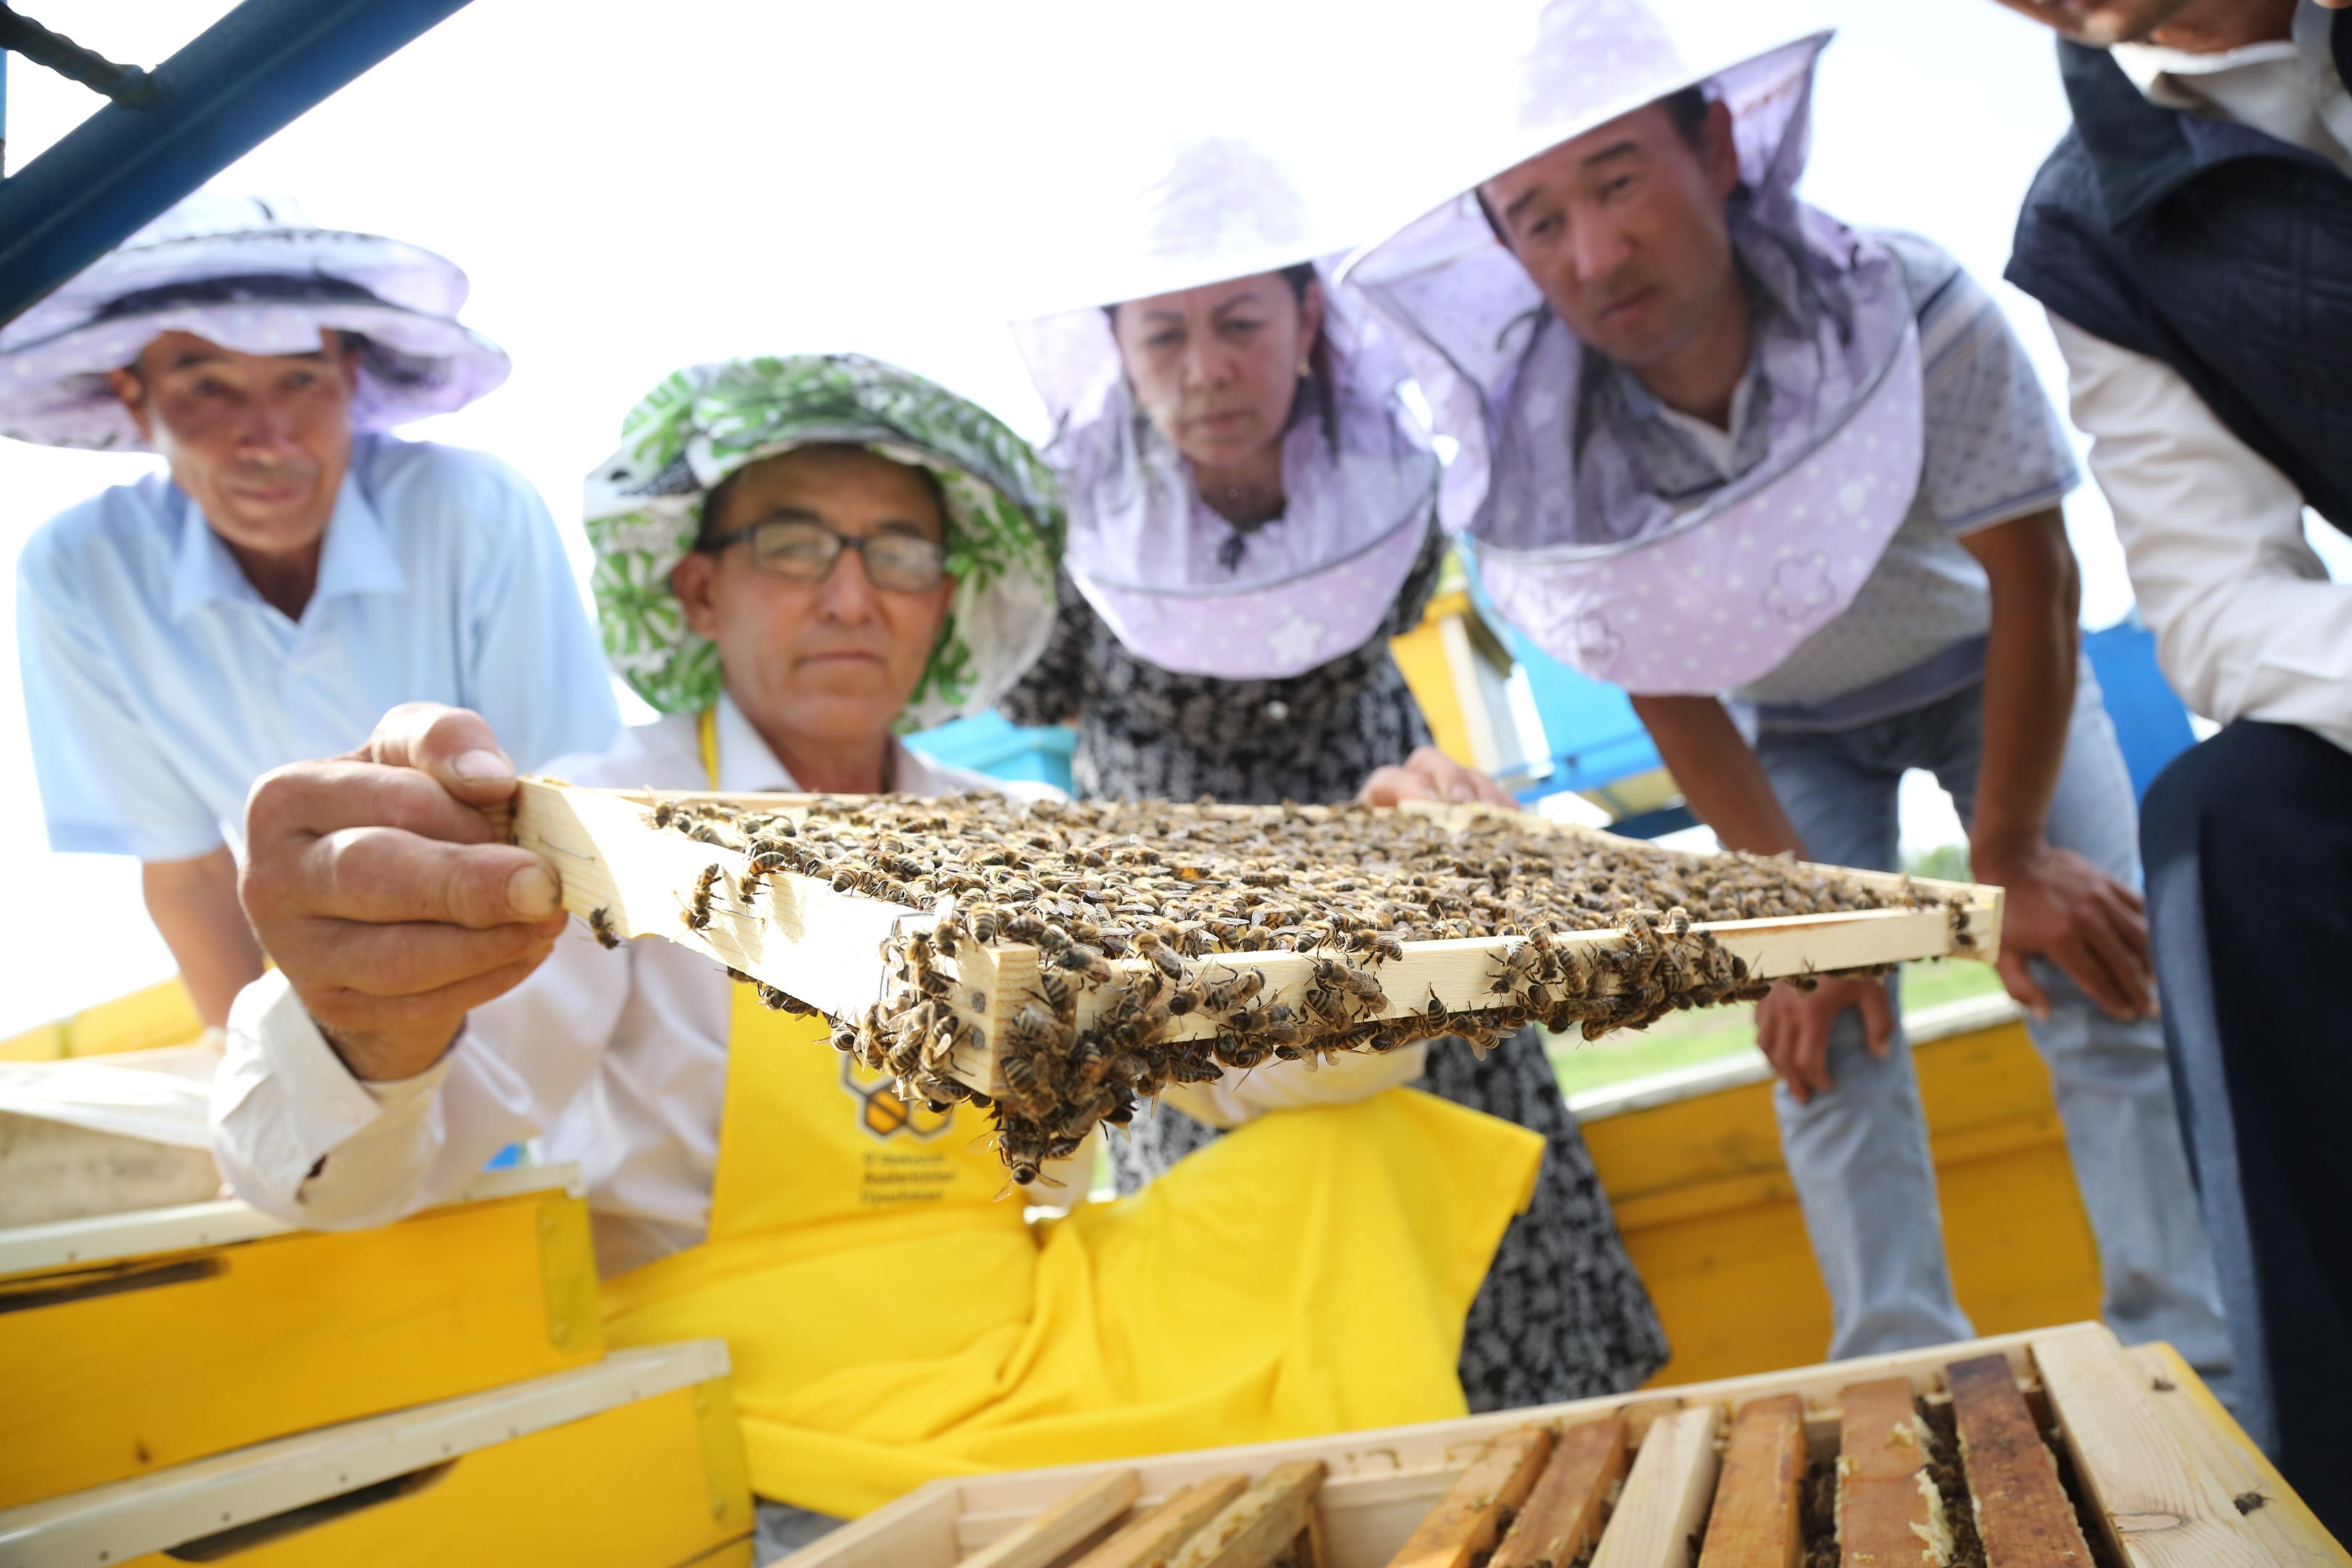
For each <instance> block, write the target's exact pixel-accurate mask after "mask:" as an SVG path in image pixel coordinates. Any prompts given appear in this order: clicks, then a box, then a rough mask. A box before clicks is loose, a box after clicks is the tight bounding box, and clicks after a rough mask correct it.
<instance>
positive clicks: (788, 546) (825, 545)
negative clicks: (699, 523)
mask: <svg viewBox="0 0 2352 1568" xmlns="http://www.w3.org/2000/svg"><path fill="white" fill-rule="evenodd" d="M744 541H749V542H750V543H751V564H752V565H754V566H756V567H758V568H759V569H760V570H761V571H762V572H772V573H774V574H776V575H777V576H779V577H789V578H791V579H792V580H793V581H794V582H796V583H822V582H824V579H825V578H826V577H828V576H830V575H831V574H832V573H833V564H834V563H835V562H836V561H838V560H840V559H841V552H843V551H845V550H855V551H856V552H857V553H858V555H859V556H860V557H861V558H862V559H863V560H864V561H865V563H866V578H867V580H868V581H870V582H871V583H872V584H874V585H875V586H876V587H877V588H889V589H895V590H896V591H898V592H899V593H903V594H919V593H922V592H923V591H924V590H925V589H929V588H936V587H938V586H939V585H940V581H941V580H942V579H943V578H945V577H946V576H947V559H948V552H947V546H945V545H944V544H940V543H936V542H933V541H931V540H928V539H925V538H923V537H921V536H920V535H919V534H912V533H868V534H865V535H862V536H859V537H856V538H852V537H851V536H850V535H848V534H845V533H835V531H833V530H831V529H829V528H827V527H825V526H824V524H823V523H820V522H803V521H798V520H797V519H793V518H782V517H772V518H770V519H768V520H767V521H764V522H755V523H753V524H751V527H749V528H739V529H737V530H736V531H734V532H732V533H728V534H721V535H720V536H719V538H717V539H714V540H712V541H710V542H709V543H707V544H705V545H703V546H702V547H701V548H702V549H704V550H707V551H709V552H710V553H711V554H713V555H716V554H718V553H719V552H720V551H722V550H725V549H727V548H728V547H729V546H730V545H732V544H736V543H738V542H744Z"/></svg>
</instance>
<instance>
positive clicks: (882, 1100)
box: [841, 1055, 955, 1142]
mask: <svg viewBox="0 0 2352 1568" xmlns="http://www.w3.org/2000/svg"><path fill="white" fill-rule="evenodd" d="M896 1082H897V1080H896V1079H893V1078H891V1077H890V1075H889V1074H887V1073H877V1072H868V1071H866V1068H863V1067H861V1066H859V1065H858V1063H857V1061H856V1058H853V1057H849V1056H846V1055H845V1056H844V1057H843V1058H841V1087H842V1089H843V1090H844V1091H845V1093H847V1094H848V1096H849V1098H850V1099H852V1100H856V1102H857V1125H858V1126H860V1127H862V1128H864V1129H865V1130H866V1132H867V1134H868V1135H869V1136H871V1137H874V1138H877V1139H880V1140H881V1141H883V1142H888V1141H889V1140H891V1139H893V1138H896V1137H897V1136H898V1134H899V1133H901V1132H903V1133H905V1134H906V1135H907V1136H908V1137H909V1138H917V1139H924V1140H929V1139H932V1138H936V1137H938V1136H939V1135H940V1133H942V1132H944V1131H947V1130H948V1129H949V1128H950V1126H952V1125H954V1122H955V1107H953V1106H950V1107H948V1109H946V1110H932V1109H931V1108H930V1107H929V1105H926V1104H924V1103H923V1102H922V1101H921V1100H916V1101H914V1102H913V1103H911V1104H910V1103H908V1101H906V1100H900V1099H899V1098H898V1090H897V1089H895V1088H893V1087H892V1086H893V1085H894V1084H895V1083H896Z"/></svg>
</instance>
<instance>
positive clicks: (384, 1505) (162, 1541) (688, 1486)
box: [0, 1340, 751, 1568]
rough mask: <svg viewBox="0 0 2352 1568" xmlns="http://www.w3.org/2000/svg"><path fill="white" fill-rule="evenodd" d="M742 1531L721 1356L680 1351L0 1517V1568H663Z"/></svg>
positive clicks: (633, 1354) (741, 1481)
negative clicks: (230, 1566) (205, 1566)
mask: <svg viewBox="0 0 2352 1568" xmlns="http://www.w3.org/2000/svg"><path fill="white" fill-rule="evenodd" d="M223 1558H226V1559H227V1560H229V1561H232V1562H234V1563H236V1564H237V1565H238V1568H292V1565H294V1564H298V1563H299V1564H309V1563H336V1564H340V1565H343V1568H351V1565H354V1564H362V1563H364V1564H369V1565H371V1568H403V1565H407V1564H415V1565H417V1568H448V1565H449V1564H455V1563H559V1562H560V1563H569V1564H575V1565H578V1568H602V1565H607V1564H609V1565H610V1568H673V1565H675V1564H684V1563H695V1564H717V1563H730V1564H731V1563H750V1562H751V1489H750V1486H749V1484H748V1483H747V1481H746V1480H745V1478H744V1468H743V1447H742V1437H741V1434H740V1430H739V1428H738V1427H737V1426H736V1422H735V1409H734V1405H733V1402H732V1401H731V1400H730V1398H729V1397H728V1384H727V1347H726V1345H725V1344H724V1342H720V1341H718V1340H697V1341H691V1342H687V1343H683V1344H676V1345H658V1346H654V1347H651V1348H648V1349H644V1350H633V1351H617V1352H614V1354H613V1355H611V1356H610V1357H608V1358H606V1359H604V1361H602V1362H599V1363H597V1364H595V1365H593V1366H588V1367H582V1368H579V1369H576V1370H574V1371H571V1372H564V1373H556V1374H555V1375H553V1376H551V1377H541V1378H536V1379H533V1380H532V1381H530V1382H529V1383H523V1384H514V1385H512V1386H510V1387H506V1388H499V1389H493V1390H491V1391H490V1392H488V1393H486V1394H468V1395H467V1396H466V1397H464V1398H462V1399H452V1400H446V1401H444V1402H443V1403H440V1404H437V1405H425V1406H423V1407H421V1408H418V1409H415V1410H405V1411H401V1412H399V1413H397V1414H395V1415H376V1416H371V1417H369V1418H368V1419H366V1420H364V1421H353V1422H349V1423H346V1424H344V1425H342V1426H333V1427H330V1428H328V1429H327V1430H325V1431H321V1432H310V1433H305V1434H303V1435H301V1436H294V1437H284V1438H280V1439H278V1441H276V1442H271V1443H264V1444H260V1445H258V1446H257V1447H250V1448H241V1449H239V1450H237V1451H236V1452H235V1453H230V1454H221V1455H216V1456H215V1457H214V1458H207V1459H198V1460H194V1461H193V1462H191V1463H189V1464H185V1465H181V1466H178V1467H176V1468H173V1469H169V1470H163V1471H161V1472H158V1473H157V1474H154V1475H149V1476H140V1477H137V1478H135V1479H130V1480H123V1481H115V1482H112V1483H110V1484H109V1485H106V1486H101V1487H93V1488H91V1489H89V1490H87V1491H80V1492H75V1493H72V1494H70V1495H68V1496H66V1497H60V1498H51V1499H49V1500H47V1501H44V1502H37V1503H31V1504H27V1505H26V1506H25V1507H22V1508H17V1509H13V1510H7V1511H5V1512H0V1564H9V1565H12V1568H13V1565H16V1564H23V1565H26V1568H50V1565H53V1564H55V1565H62V1564H68V1563H71V1564H76V1565H77V1568H79V1565H80V1564H87V1563H119V1564H130V1565H134V1568H170V1564H172V1563H185V1562H212V1561H215V1560H217V1559H223Z"/></svg>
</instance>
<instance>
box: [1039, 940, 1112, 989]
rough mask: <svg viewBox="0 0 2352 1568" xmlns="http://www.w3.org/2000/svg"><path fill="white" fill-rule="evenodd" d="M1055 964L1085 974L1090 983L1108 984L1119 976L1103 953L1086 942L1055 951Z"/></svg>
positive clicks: (1059, 967) (1074, 943)
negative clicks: (1106, 960) (1105, 959)
mask: <svg viewBox="0 0 2352 1568" xmlns="http://www.w3.org/2000/svg"><path fill="white" fill-rule="evenodd" d="M1054 966H1055V968H1057V969H1066V970H1068V971H1069V972H1070V973H1073V974H1080V975H1084V976H1085V977H1086V981H1087V984H1089V985H1108V984H1110V983H1111V982H1112V981H1113V980H1115V979H1117V978H1118V976H1117V974H1116V973H1114V972H1113V971H1112V969H1111V966H1110V965H1109V964H1108V963H1105V962H1104V961H1103V955H1102V954H1101V953H1099V952H1096V951H1095V950H1094V949H1093V948H1091V947H1088V946H1087V945H1086V944H1085V943H1084V942H1072V943H1071V944H1070V945H1069V946H1067V947H1066V948H1064V949H1063V950H1062V951H1061V952H1057V953H1055V955H1054Z"/></svg>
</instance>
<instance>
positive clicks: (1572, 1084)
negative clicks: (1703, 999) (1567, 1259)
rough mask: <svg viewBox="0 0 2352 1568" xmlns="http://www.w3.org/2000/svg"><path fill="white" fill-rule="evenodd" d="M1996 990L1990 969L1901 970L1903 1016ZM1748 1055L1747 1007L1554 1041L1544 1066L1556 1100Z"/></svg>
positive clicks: (1961, 964)
mask: <svg viewBox="0 0 2352 1568" xmlns="http://www.w3.org/2000/svg"><path fill="white" fill-rule="evenodd" d="M1998 990H2000V976H1999V975H1997V974H1995V973H1993V968H1992V965H1990V964H1989V963H1973V962H1970V961H1969V960H1966V959H1943V958H1935V959H1929V960H1927V961H1926V962H1924V963H1906V964H1905V965H1904V966H1903V1009H1904V1011H1905V1012H1906V1013H1907V1012H1916V1011H1918V1010H1919V1009H1920V1008H1922V1007H1933V1006H1936V1005H1938V1004H1940V1003H1944V1002H1957V1001H1958V1000H1960V999H1961V998H1962V997H1965V996H1977V995H1981V994H1984V993H1986V992H1990V991H1998ZM1755 1048H1756V1009H1755V1006H1754V1005H1752V1004H1742V1005H1738V1006H1736V1007H1710V1008H1705V1009H1702V1010H1699V1011H1696V1012H1690V1013H1671V1014H1668V1015H1667V1016H1665V1017H1664V1018H1661V1019H1660V1020H1658V1022H1656V1023H1655V1024H1653V1025H1651V1026H1649V1027H1648V1028H1646V1029H1623V1030H1620V1031H1619V1032H1617V1033H1616V1034H1614V1035H1607V1036H1603V1037H1601V1038H1600V1039H1598V1040H1594V1041H1591V1042H1590V1043H1588V1042H1586V1041H1584V1040H1580V1039H1577V1038H1574V1037H1555V1038H1554V1039H1553V1041H1552V1044H1551V1062H1552V1067H1553V1068H1554V1069H1555V1070H1557V1071H1558V1072H1559V1087H1560V1089H1561V1092H1563V1093H1566V1094H1579V1093H1581V1092H1582V1091H1584V1090H1585V1089H1600V1088H1601V1087H1602V1086H1604V1085H1607V1084H1612V1083H1622V1082H1623V1081H1624V1080H1625V1079H1629V1078H1644V1077H1647V1076H1648V1075H1649V1074H1651V1073H1654V1072H1664V1071H1666V1070H1667V1069H1668V1068H1683V1067H1690V1066H1693V1065H1695V1064H1696V1063H1698V1062H1709V1061H1714V1060H1715V1059H1716V1058H1718V1057H1728V1056H1737V1055H1738V1053H1740V1052H1742V1051H1752V1050H1754V1049H1755Z"/></svg>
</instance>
